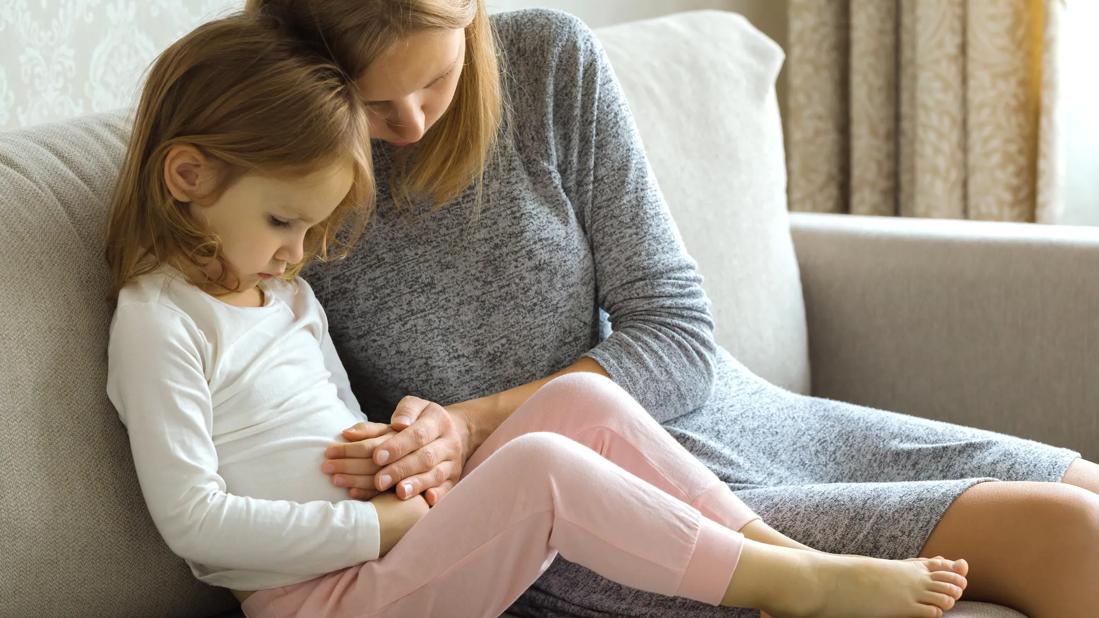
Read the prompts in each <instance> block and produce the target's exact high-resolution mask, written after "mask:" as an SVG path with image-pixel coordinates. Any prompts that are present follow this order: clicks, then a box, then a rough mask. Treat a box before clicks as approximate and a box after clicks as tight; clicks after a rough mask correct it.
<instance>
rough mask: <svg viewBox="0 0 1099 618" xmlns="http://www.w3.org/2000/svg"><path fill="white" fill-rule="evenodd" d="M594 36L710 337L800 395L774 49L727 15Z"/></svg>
mask: <svg viewBox="0 0 1099 618" xmlns="http://www.w3.org/2000/svg"><path fill="white" fill-rule="evenodd" d="M596 34H597V35H598V37H599V40H600V41H601V42H602V43H603V47H604V48H605V49H606V50H607V55H608V57H609V58H610V60H611V65H612V66H613V67H614V70H615V74H616V75H617V76H618V79H619V81H620V82H621V84H622V87H623V89H624V90H625V93H626V98H627V100H628V101H629V104H630V108H631V109H632V110H633V114H634V118H635V120H636V121H637V126H638V130H639V131H640V132H641V139H642V141H643V142H644V144H645V151H646V153H647V154H648V157H649V161H650V164H651V165H652V168H653V171H654V173H655V174H656V178H657V181H658V182H659V183H660V188H661V190H662V191H663V193H664V197H665V199H666V200H667V201H668V206H669V208H670V209H671V211H672V216H673V217H674V218H675V221H676V223H677V225H678V226H679V230H680V233H681V234H682V236H683V241H684V243H685V244H686V246H687V250H688V251H689V252H690V253H691V255H692V256H693V257H694V258H695V260H696V261H697V262H698V266H699V270H700V271H701V272H702V276H703V277H704V282H703V285H704V287H705V288H706V292H707V294H708V295H709V296H710V299H711V300H712V301H713V304H714V307H713V314H714V321H715V337H716V338H717V341H718V343H720V344H721V345H723V346H724V347H725V348H726V349H728V350H729V351H730V352H731V353H732V354H733V356H735V357H736V358H737V359H738V360H739V361H740V362H741V363H743V364H744V365H745V366H746V367H748V368H749V369H751V370H752V371H753V372H755V373H756V374H758V375H760V376H762V377H763V378H766V379H768V380H770V381H771V382H773V383H775V384H778V385H779V386H782V387H785V388H787V389H790V390H793V391H796V392H800V393H808V392H809V344H808V336H807V334H806V326H805V304H804V301H803V299H802V291H801V280H800V278H799V276H798V265H797V259H796V258H795V256H794V245H793V241H792V240H791V238H790V228H789V220H788V218H787V211H786V161H785V154H784V150H783V141H782V122H781V120H780V117H779V108H778V101H777V98H776V96H775V78H776V77H777V75H778V71H779V69H780V68H781V66H782V60H783V54H782V49H781V48H780V47H779V46H778V45H777V44H776V43H774V42H773V41H771V40H770V39H769V38H767V36H765V35H764V34H763V33H761V32H759V31H758V30H756V29H755V28H754V27H753V26H752V25H751V24H749V23H748V21H747V20H746V19H744V17H742V16H740V15H737V14H735V13H730V12H727V11H696V12H690V13H679V14H676V15H670V16H667V17H661V18H657V19H652V20H646V21H640V22H634V23H630V24H622V25H617V26H611V27H608V28H603V29H600V30H598V31H597V32H596Z"/></svg>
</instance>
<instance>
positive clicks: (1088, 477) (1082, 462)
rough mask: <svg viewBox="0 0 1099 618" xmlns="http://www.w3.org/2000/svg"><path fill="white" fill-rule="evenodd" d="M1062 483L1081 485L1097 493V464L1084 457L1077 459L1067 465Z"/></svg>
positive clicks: (1098, 466)
mask: <svg viewBox="0 0 1099 618" xmlns="http://www.w3.org/2000/svg"><path fill="white" fill-rule="evenodd" d="M1061 482H1062V483H1068V484H1069V485H1075V486H1077V487H1082V488H1084V489H1086V490H1088V491H1090V492H1091V493H1093V494H1099V464H1096V463H1094V462H1091V461H1088V460H1086V459H1077V460H1076V461H1074V462H1072V464H1071V465H1069V467H1068V470H1066V471H1065V475H1064V476H1063V477H1061Z"/></svg>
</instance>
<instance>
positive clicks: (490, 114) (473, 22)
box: [245, 0, 504, 206]
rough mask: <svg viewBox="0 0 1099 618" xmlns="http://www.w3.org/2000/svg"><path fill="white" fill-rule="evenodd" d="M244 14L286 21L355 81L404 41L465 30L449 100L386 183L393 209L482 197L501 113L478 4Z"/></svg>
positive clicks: (257, 1)
mask: <svg viewBox="0 0 1099 618" xmlns="http://www.w3.org/2000/svg"><path fill="white" fill-rule="evenodd" d="M245 11H246V12H249V13H258V14H267V15H272V16H277V17H278V18H280V19H283V20H285V21H286V22H287V23H288V24H290V25H291V27H292V28H293V29H294V31H295V32H296V34H297V36H298V37H299V38H300V39H301V40H302V41H304V42H305V43H306V44H308V45H310V46H311V47H313V48H314V49H318V50H324V52H325V53H331V54H332V57H333V58H334V59H335V60H336V62H338V63H339V64H340V66H342V67H343V69H344V71H346V72H347V73H348V75H350V76H351V77H352V78H353V79H358V78H359V77H361V76H362V75H363V74H364V73H365V72H366V69H367V67H369V66H370V64H371V63H372V62H374V60H375V59H377V58H378V57H379V56H380V55H381V54H382V53H383V52H385V51H386V50H387V49H389V48H390V47H391V46H392V45H393V44H395V43H396V42H397V41H399V40H401V39H402V38H405V37H407V36H408V35H410V34H414V33H416V32H419V31H423V30H433V29H454V28H463V29H464V30H465V37H466V51H465V65H464V68H463V70H462V74H461V77H460V78H459V82H458V88H457V91H456V92H455V95H454V101H453V102H452V103H451V106H450V108H449V109H448V110H447V112H446V113H445V114H444V115H443V117H442V118H440V119H439V121H438V123H436V125H435V126H433V127H432V128H431V130H430V131H429V132H428V133H427V135H425V136H424V137H423V139H421V140H420V141H419V142H418V143H417V144H416V145H415V146H413V147H409V148H404V149H401V151H400V152H399V154H398V155H397V160H396V166H395V167H394V175H393V178H391V179H390V181H391V182H390V184H391V193H392V194H393V196H394V198H395V200H396V202H397V203H398V204H400V203H401V202H402V201H407V200H410V199H416V198H426V199H429V200H431V201H432V203H433V204H435V205H436V206H438V205H441V204H443V203H445V202H448V201H450V200H452V199H454V198H455V197H457V196H458V195H460V194H461V193H462V192H463V191H465V190H466V189H467V188H468V187H469V186H470V185H473V184H475V185H476V186H477V191H478V194H480V191H481V181H482V180H483V179H484V173H485V168H486V167H487V166H488V163H489V159H490V156H491V153H492V151H493V146H494V145H495V142H496V138H497V133H498V132H499V130H500V125H501V122H502V119H503V114H504V111H503V110H504V103H503V93H502V89H501V84H500V69H499V65H498V62H497V57H496V44H495V41H494V39H493V33H492V28H491V26H490V24H489V19H488V12H487V11H486V10H485V5H484V0H247V1H246V2H245Z"/></svg>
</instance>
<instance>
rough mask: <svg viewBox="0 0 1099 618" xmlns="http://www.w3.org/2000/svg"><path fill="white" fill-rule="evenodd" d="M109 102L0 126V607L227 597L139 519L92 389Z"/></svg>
mask: <svg viewBox="0 0 1099 618" xmlns="http://www.w3.org/2000/svg"><path fill="white" fill-rule="evenodd" d="M128 133H129V123H128V119H127V118H125V117H124V116H123V115H122V114H119V113H116V114H100V115H92V116H85V117H81V118H76V119H74V120H71V121H68V122H64V123H59V124H51V125H43V126H38V127H34V128H32V129H27V130H23V131H15V132H8V133H0V239H2V242H0V285H2V286H3V292H2V293H0V319H2V321H3V324H4V329H3V331H2V332H3V335H2V336H0V354H2V355H3V358H4V372H3V375H2V377H0V420H2V422H3V425H4V431H3V432H0V461H2V462H3V465H2V467H0V496H3V500H0V548H2V550H0V599H2V600H0V614H3V615H10V616H195V615H202V614H214V613H217V612H219V611H222V610H225V609H229V608H232V607H233V605H234V601H233V599H232V597H231V596H230V595H229V594H228V593H227V592H225V591H219V590H215V589H213V588H210V587H208V586H205V585H203V584H200V583H198V582H197V581H196V580H194V578H193V577H192V576H191V573H190V570H189V569H188V568H187V566H186V565H185V564H184V563H183V561H182V560H180V559H179V558H177V557H176V556H174V555H173V554H172V553H171V552H170V551H169V550H168V548H167V546H166V545H165V544H164V542H163V541H161V539H160V536H159V535H158V534H157V532H156V529H155V528H154V527H153V525H152V521H151V519H150V518H149V515H148V512H147V510H146V509H145V503H144V501H143V499H142V497H141V491H140V488H139V487H138V484H137V477H136V476H135V474H134V470H133V463H132V460H131V458H130V448H129V444H128V442H127V439H126V432H125V429H124V427H123V425H122V423H121V422H120V421H119V420H118V415H117V414H116V413H115V411H114V408H113V407H112V406H111V404H110V402H109V401H108V399H107V395H106V391H105V390H104V386H105V384H106V376H107V347H106V346H107V332H108V327H109V325H110V318H111V314H110V308H109V306H108V304H107V302H106V297H107V293H108V286H109V281H110V279H109V276H108V272H107V267H106V263H105V261H104V258H103V236H104V232H105V230H106V216H107V200H108V199H109V197H110V193H111V190H112V185H113V183H114V180H115V177H116V175H117V173H118V166H119V163H120V161H121V157H122V153H123V151H124V150H125V140H126V138H127V135H128Z"/></svg>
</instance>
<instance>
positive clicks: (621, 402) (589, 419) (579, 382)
mask: <svg viewBox="0 0 1099 618" xmlns="http://www.w3.org/2000/svg"><path fill="white" fill-rule="evenodd" d="M539 394H540V395H542V396H544V397H545V398H546V399H550V400H552V402H553V405H554V409H555V412H554V413H555V414H561V415H574V416H576V417H577V420H578V421H581V422H582V423H583V424H598V425H604V424H607V423H613V422H615V421H619V420H621V419H623V418H628V417H629V416H631V415H635V414H639V413H640V414H645V415H647V413H646V412H645V411H644V409H643V408H641V405H640V404H638V403H637V401H636V400H635V399H634V398H633V397H631V396H630V394H629V393H627V392H626V391H625V389H623V388H622V387H621V386H619V385H618V384H617V383H615V382H614V380H611V379H610V378H607V377H605V376H601V375H599V374H596V373H590V372H576V373H569V374H565V375H563V376H560V377H557V378H554V379H553V380H550V381H549V382H548V383H546V385H545V386H543V387H542V389H541V390H540V391H539Z"/></svg>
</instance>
